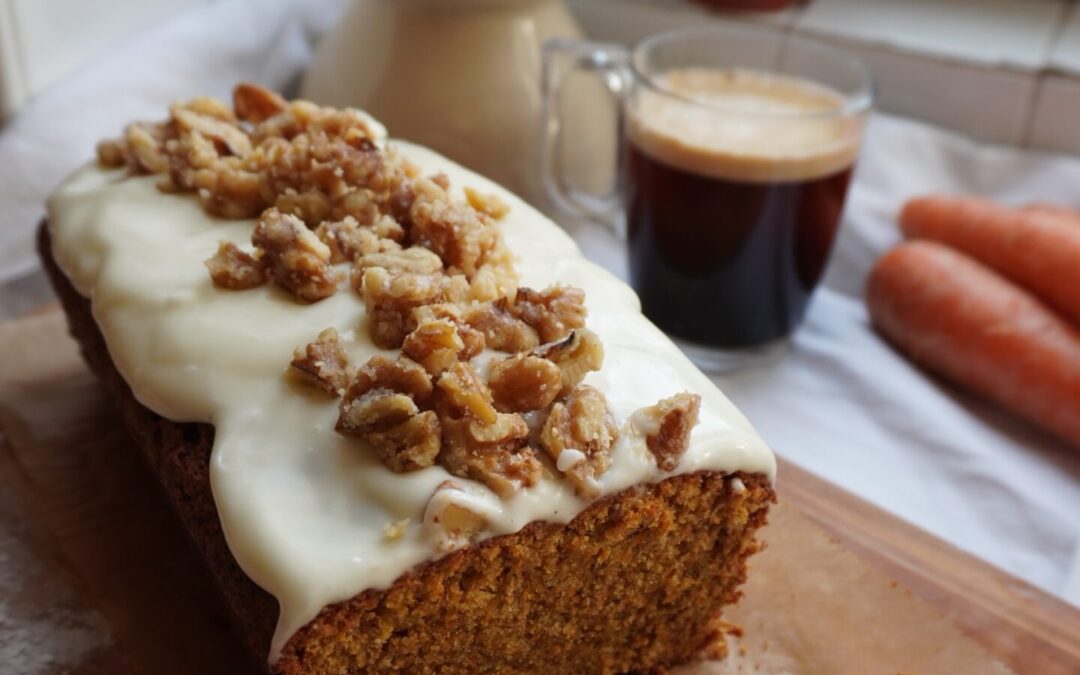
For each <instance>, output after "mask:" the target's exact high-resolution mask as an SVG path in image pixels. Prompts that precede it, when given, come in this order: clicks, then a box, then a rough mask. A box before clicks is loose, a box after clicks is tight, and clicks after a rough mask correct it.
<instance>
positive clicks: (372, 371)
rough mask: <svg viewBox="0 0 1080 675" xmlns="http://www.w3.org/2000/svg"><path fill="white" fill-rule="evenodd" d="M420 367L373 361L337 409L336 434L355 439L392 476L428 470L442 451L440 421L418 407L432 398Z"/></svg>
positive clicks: (410, 363)
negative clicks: (374, 456)
mask: <svg viewBox="0 0 1080 675" xmlns="http://www.w3.org/2000/svg"><path fill="white" fill-rule="evenodd" d="M431 391H432V387H431V379H430V378H429V377H428V375H427V373H426V372H425V371H424V369H423V368H421V367H420V365H419V364H417V363H415V362H413V361H411V360H409V359H407V358H404V357H403V358H399V359H398V360H397V361H391V360H390V359H388V358H386V357H383V356H374V357H372V358H371V359H369V360H368V362H367V363H365V364H364V365H363V366H362V367H361V368H360V369H359V370H358V371H357V372H356V375H355V376H354V378H353V381H352V383H351V384H350V385H349V387H348V389H347V390H346V391H345V395H344V396H343V397H342V399H341V403H340V404H339V415H338V422H337V430H338V431H339V432H341V433H345V434H350V435H353V436H358V437H359V438H361V439H363V440H365V441H367V443H368V444H369V445H370V446H371V447H372V449H374V450H375V452H376V453H378V455H379V457H380V458H381V459H382V461H383V463H384V464H385V465H386V466H387V467H388V468H390V469H391V470H393V471H397V472H403V471H414V470H416V469H422V468H424V467H427V466H431V465H432V464H434V463H435V457H436V456H437V455H438V454H439V449H440V447H441V435H442V430H441V426H440V424H439V418H438V416H437V415H436V414H435V413H434V412H432V411H430V410H426V411H423V412H421V411H420V408H419V406H418V405H417V403H418V402H419V403H423V402H424V401H426V400H427V399H428V397H429V396H430V395H431Z"/></svg>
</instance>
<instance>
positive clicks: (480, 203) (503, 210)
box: [465, 187, 510, 220]
mask: <svg viewBox="0 0 1080 675" xmlns="http://www.w3.org/2000/svg"><path fill="white" fill-rule="evenodd" d="M465 201H467V202H468V203H469V206H471V207H473V208H474V209H476V210H477V211H479V212H480V213H484V214H487V215H489V216H491V217H492V218H494V219H495V220H499V219H500V218H502V217H503V216H505V215H506V214H508V213H510V205H509V204H507V203H506V201H505V200H504V199H503V198H502V197H500V196H499V195H497V194H490V193H483V192H480V191H479V190H477V189H475V188H471V187H466V188H465Z"/></svg>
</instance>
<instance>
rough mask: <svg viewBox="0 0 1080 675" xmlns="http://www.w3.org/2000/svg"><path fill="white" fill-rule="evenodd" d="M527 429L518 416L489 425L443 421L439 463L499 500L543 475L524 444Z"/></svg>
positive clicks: (505, 416)
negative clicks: (472, 481) (482, 486)
mask: <svg viewBox="0 0 1080 675" xmlns="http://www.w3.org/2000/svg"><path fill="white" fill-rule="evenodd" d="M528 439H529V427H528V425H527V424H526V423H525V419H524V418H523V417H521V415H516V414H512V415H508V414H504V413H498V416H497V418H496V421H495V422H494V423H493V424H484V423H482V422H481V421H479V420H476V419H471V418H468V417H466V418H462V419H453V418H444V419H443V439H442V443H443V445H442V452H441V454H440V455H439V462H440V463H441V464H442V465H443V466H444V467H446V470H447V471H449V472H450V473H452V474H454V475H455V476H460V477H462V478H471V479H473V480H479V481H481V482H483V483H484V484H485V485H487V486H488V487H489V488H491V490H492V491H493V492H495V493H496V494H498V495H499V496H500V497H503V498H508V497H512V496H513V495H514V494H515V493H517V491H518V490H520V489H521V488H523V487H529V486H532V485H535V484H536V483H537V481H539V480H540V476H541V474H542V473H543V466H542V465H541V464H540V461H539V460H537V459H536V453H535V451H534V450H533V449H532V448H530V447H528V446H527V445H526V443H527V442H528Z"/></svg>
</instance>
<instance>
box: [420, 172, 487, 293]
mask: <svg viewBox="0 0 1080 675" xmlns="http://www.w3.org/2000/svg"><path fill="white" fill-rule="evenodd" d="M412 188H413V191H414V200H413V203H412V206H411V207H410V208H409V221H410V222H411V223H412V231H411V235H412V238H413V241H414V242H415V243H416V244H419V245H420V246H423V247H425V248H428V249H430V250H432V251H434V252H435V253H436V254H437V255H438V256H439V258H441V259H442V260H443V262H444V263H446V266H447V268H449V269H451V270H454V271H457V272H460V273H462V274H464V275H465V276H466V277H467V278H469V279H471V278H472V277H473V275H474V274H476V271H477V270H478V269H480V267H481V266H482V265H483V264H484V261H485V258H486V257H487V255H488V254H489V253H491V251H493V250H494V249H495V247H496V244H497V243H498V239H499V231H498V229H496V228H495V227H494V225H492V224H491V222H490V221H489V220H488V219H487V216H485V215H484V214H482V213H480V212H478V211H476V210H475V209H473V208H471V207H469V206H468V205H466V204H460V203H456V202H454V201H452V200H451V199H450V198H449V196H448V195H447V194H446V191H445V190H444V189H443V188H442V187H441V186H439V185H438V184H436V183H435V182H434V181H432V180H430V179H427V178H420V179H418V180H416V181H413V185H412Z"/></svg>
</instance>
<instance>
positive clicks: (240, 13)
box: [0, 0, 1080, 604]
mask: <svg viewBox="0 0 1080 675" xmlns="http://www.w3.org/2000/svg"><path fill="white" fill-rule="evenodd" d="M342 2H343V0H305V1H304V2H289V1H288V0H228V1H225V2H219V3H214V4H210V5H206V6H201V7H199V8H198V9H193V10H189V11H187V12H185V13H184V14H182V15H180V16H178V17H176V18H175V19H173V20H172V21H170V22H169V23H168V24H166V25H163V26H160V27H159V28H157V29H155V30H153V31H150V32H147V33H146V34H144V35H142V36H140V37H139V38H138V39H137V40H135V41H133V42H131V43H130V44H124V45H119V46H117V48H115V49H114V50H113V51H112V52H111V53H109V54H107V55H105V56H104V57H102V58H100V59H98V60H97V61H96V62H94V63H91V64H89V65H87V66H86V67H85V68H83V69H82V70H81V71H79V72H77V73H76V74H74V75H72V76H71V77H69V78H67V79H66V80H64V81H62V82H60V83H59V84H57V85H55V86H54V87H53V88H52V89H50V90H49V91H47V92H45V93H44V94H43V95H41V96H40V97H39V98H37V99H36V100H34V101H32V102H31V103H30V105H29V106H28V107H27V108H26V109H25V111H24V112H23V113H22V114H21V115H20V116H19V117H18V118H17V119H16V120H14V122H13V123H12V124H11V125H10V126H9V127H8V128H7V129H5V130H4V131H3V133H0V205H2V208H0V283H2V282H3V281H5V280H11V279H15V278H17V277H20V276H23V275H26V274H28V273H31V274H32V270H33V269H34V268H35V267H36V265H37V263H36V260H35V258H34V257H33V256H32V254H31V249H32V243H31V242H32V232H33V227H34V225H35V224H36V222H37V220H38V219H39V218H40V216H41V213H42V202H43V200H44V198H45V196H46V195H47V194H48V192H49V191H50V190H51V189H52V188H53V187H54V186H55V185H56V184H57V183H58V182H59V181H60V180H61V179H62V178H63V176H64V175H65V174H66V173H68V172H69V171H71V170H72V169H73V168H75V167H76V166H77V165H78V164H80V163H81V162H83V161H85V160H86V159H88V158H89V157H91V156H92V152H93V147H94V144H95V142H96V141H97V140H98V139H100V138H102V137H103V136H108V135H115V134H116V133H118V132H119V130H120V128H121V126H122V125H123V124H124V123H125V122H126V121H128V120H131V119H135V118H157V117H160V116H161V115H162V113H163V110H164V107H165V106H166V105H167V104H168V103H169V102H171V101H173V100H175V99H178V98H185V97H189V96H192V95H196V94H201V93H211V94H216V95H219V96H226V95H227V94H228V91H229V89H230V87H231V85H232V84H233V83H234V82H235V81H237V80H240V79H246V80H252V81H256V82H261V83H265V84H268V85H270V86H273V87H277V88H289V87H290V85H291V84H293V83H294V82H295V80H296V77H297V75H298V74H299V73H300V72H301V70H302V68H303V67H304V65H305V63H307V61H308V59H309V57H310V54H311V49H312V45H313V43H314V40H315V38H316V37H317V36H318V35H319V34H320V33H321V31H322V30H324V29H325V28H326V27H327V26H328V25H329V24H330V23H331V22H332V21H333V19H334V18H335V17H336V16H337V13H338V11H339V10H340V7H341V5H342ZM1076 186H1080V160H1078V159H1076V158H1069V157H1055V156H1049V155H1038V154H1033V153H1027V152H1020V151H1016V150H1011V149H1005V148H997V147H989V146H985V145H979V144H975V143H972V142H970V141H967V140H964V139H962V138H959V137H957V136H955V135H951V134H947V133H944V132H941V131H938V130H935V129H932V128H929V127H927V126H925V125H921V124H917V123H914V122H909V121H904V120H900V119H896V118H891V117H887V116H883V115H878V116H877V117H876V118H875V119H874V120H873V121H872V123H871V125H870V129H869V133H868V139H867V144H866V149H865V152H864V154H863V158H862V160H861V162H860V164H859V166H858V169H857V172H856V179H855V185H854V187H853V189H852V192H851V197H850V200H849V204H848V209H847V213H846V216H845V222H844V227H843V230H842V233H841V235H840V238H839V241H838V242H837V247H836V251H835V254H834V256H833V259H832V262H831V266H830V269H829V272H828V274H827V278H826V283H825V285H824V286H823V288H822V289H821V290H820V292H819V293H818V295H817V297H816V299H815V301H814V303H813V305H812V307H811V311H810V313H809V318H808V320H807V323H806V325H805V326H804V328H803V329H802V330H801V331H800V332H799V333H798V334H797V336H796V338H795V340H794V344H793V348H792V350H791V352H790V353H789V354H787V355H786V356H785V357H784V358H783V359H782V360H780V361H778V362H776V363H773V364H771V365H768V366H762V367H758V368H753V369H749V370H745V371H743V372H739V373H737V374H734V375H727V376H722V377H717V378H716V381H717V383H718V384H719V385H720V386H721V388H723V389H724V390H725V392H726V393H727V394H728V395H729V396H730V397H731V398H732V399H733V400H734V401H735V402H736V403H737V404H738V405H740V406H741V407H742V409H743V410H744V411H745V413H746V414H747V416H748V417H749V418H750V419H751V420H752V421H754V423H755V424H756V425H757V426H758V428H759V429H760V430H761V432H762V434H763V435H764V436H765V438H766V439H767V440H768V441H769V442H770V443H771V444H772V445H773V446H774V448H775V449H776V451H777V452H778V453H779V454H781V455H783V456H785V457H787V458H789V459H791V460H793V461H795V462H797V463H798V464H800V465H802V466H804V467H806V468H808V469H810V470H812V471H814V472H816V473H819V474H821V475H824V476H826V477H828V478H829V479H830V480H832V481H834V482H836V483H838V484H840V485H842V486H843V487H845V488H847V489H849V490H851V491H853V492H855V493H856V494H858V495H860V496H862V497H864V498H866V499H868V500H870V501H872V502H874V503H876V504H878V505H880V506H883V507H884V508H886V509H888V510H890V511H892V512H894V513H896V514H898V515H900V516H901V517H903V518H905V519H907V520H909V521H911V522H913V523H915V524H916V525H919V526H920V527H923V528H925V529H927V530H929V531H931V532H932V533H934V534H936V535H938V536H939V537H942V538H943V539H945V540H947V541H950V542H952V543H954V544H956V545H957V546H959V547H961V548H963V549H965V550H967V551H970V552H972V553H974V554H975V555H977V556H980V557H982V558H984V559H986V560H988V561H990V562H991V563H993V564H996V565H998V566H1000V567H1002V568H1004V569H1006V570H1007V571H1009V572H1011V573H1013V574H1016V575H1017V576H1020V577H1022V578H1024V579H1027V580H1029V581H1031V582H1033V583H1035V584H1036V585H1038V586H1041V587H1043V588H1045V589H1046V590H1048V591H1049V592H1051V593H1054V594H1057V595H1059V596H1062V597H1067V598H1068V599H1069V600H1071V601H1072V602H1074V603H1077V604H1080V451H1078V450H1076V449H1070V448H1068V447H1066V446H1065V445H1064V444H1063V443H1061V442H1059V441H1056V440H1055V439H1053V438H1050V437H1048V436H1047V435H1044V434H1043V433H1041V432H1039V431H1037V430H1034V429H1032V428H1030V427H1028V426H1026V425H1025V424H1023V423H1020V422H1018V421H1016V420H1015V419H1013V418H1011V417H1010V416H1008V415H1006V414H1003V413H1001V412H1000V411H997V410H995V409H994V408H992V407H991V406H989V405H986V404H984V403H983V402H981V401H979V400H977V399H976V398H974V397H971V396H968V395H966V394H964V393H961V392H959V391H957V390H956V389H954V388H953V387H951V386H949V385H947V384H944V383H942V382H940V381H938V380H936V379H934V378H932V377H929V376H927V375H926V374H924V373H923V372H922V371H920V370H918V369H916V368H914V367H913V366H912V365H911V364H910V363H908V362H907V361H905V360H904V359H903V358H901V357H899V356H898V355H897V354H896V353H895V352H894V351H893V350H892V349H891V348H890V347H889V346H888V345H887V344H885V343H884V342H882V341H881V340H880V339H879V338H878V337H877V336H876V335H875V334H874V333H873V332H872V331H871V330H870V329H869V326H868V322H867V318H866V311H865V309H864V307H863V304H862V299H861V293H862V286H863V283H864V280H865V277H866V272H867V270H868V269H869V268H870V266H871V265H872V264H873V261H874V260H875V258H876V257H877V256H878V255H880V253H881V252H883V251H884V250H885V249H886V248H887V247H888V246H890V245H891V244H893V243H894V242H896V241H897V240H898V235H897V230H896V226H895V215H896V212H897V210H898V208H899V206H900V204H901V203H902V202H903V200H904V199H906V198H907V197H909V196H911V195H914V194H919V193H922V192H927V191H954V192H970V193H977V194H984V195H987V196H992V197H994V198H996V199H1000V200H1001V201H1004V202H1007V203H1022V202H1025V201H1029V200H1050V201H1060V202H1064V203H1070V204H1072V205H1073V206H1078V205H1080V191H1078V190H1077V189H1076ZM575 235H576V236H577V238H578V240H579V242H581V244H582V247H583V248H584V249H585V251H586V253H587V254H588V255H590V256H591V257H593V258H594V259H595V260H597V261H598V262H600V263H601V264H604V265H606V266H608V267H609V268H611V269H613V270H614V271H616V272H617V273H620V274H623V273H624V270H625V264H624V261H623V255H622V249H621V244H620V243H619V242H618V240H616V239H615V238H614V237H613V236H612V235H611V234H610V233H608V232H607V231H605V230H603V229H601V228H597V227H591V228H579V229H577V230H576V231H575ZM1078 262H1080V261H1078ZM10 287H11V286H10V285H9V286H8V288H10ZM3 289H4V287H3V286H0V292H10V291H5V290H3ZM1078 292H1080V291H1078ZM781 480H783V477H782V476H781Z"/></svg>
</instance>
